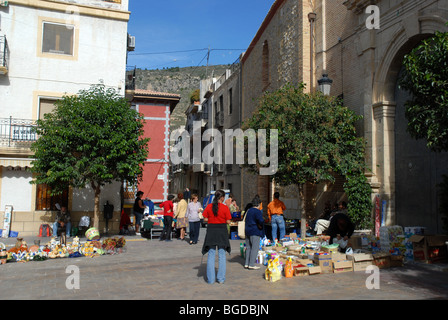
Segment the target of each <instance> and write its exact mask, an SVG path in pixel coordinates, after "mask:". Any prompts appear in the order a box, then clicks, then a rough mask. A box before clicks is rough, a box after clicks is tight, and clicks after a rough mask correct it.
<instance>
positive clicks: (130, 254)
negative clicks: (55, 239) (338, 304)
mask: <svg viewBox="0 0 448 320" xmlns="http://www.w3.org/2000/svg"><path fill="white" fill-rule="evenodd" d="M204 236H205V229H201V235H200V241H199V242H198V244H197V245H189V244H188V242H186V241H180V240H176V239H174V240H173V241H171V242H164V241H158V239H154V240H146V239H144V238H141V237H139V236H133V237H126V240H127V244H126V248H127V251H126V252H125V253H122V254H118V255H112V256H107V255H106V256H98V257H94V258H87V257H81V258H73V259H69V258H65V259H49V260H46V261H42V262H37V261H31V262H27V263H7V264H5V265H0V299H2V300H22V299H23V300H25V299H26V300H35V299H39V300H68V299H76V300H135V299H139V300H186V301H205V300H216V301H219V300H231V301H237V300H238V301H265V300H427V299H437V300H440V299H442V300H446V299H448V265H447V264H437V265H436V264H433V265H427V264H422V263H408V264H406V265H405V267H401V268H390V269H383V270H381V271H380V287H379V289H368V288H367V287H366V280H367V278H368V277H369V276H370V274H366V273H364V272H350V273H341V274H320V275H314V276H305V277H293V278H282V279H281V280H279V281H277V282H274V283H271V282H268V281H266V280H265V279H264V268H260V269H259V270H247V269H244V267H243V264H244V261H243V259H242V257H241V256H240V249H239V245H240V243H241V242H242V240H231V244H232V252H231V254H230V255H227V276H226V277H227V279H226V282H225V283H224V284H218V283H216V284H213V285H209V284H207V283H206V281H205V268H206V260H207V256H202V254H201V248H202V241H203V239H204ZM35 239H40V240H41V243H45V242H46V241H48V240H49V238H37V237H35V238H25V240H26V241H27V243H28V244H32V243H33V241H34V240H35ZM83 240H85V239H83V238H81V241H83ZM0 242H3V243H5V244H6V245H12V244H14V243H15V239H13V238H10V239H0ZM72 268H75V270H79V279H80V281H79V289H77V288H72V287H73V283H74V282H73V281H72V279H73V275H74V273H73V271H71V270H73V269H72ZM67 284H68V285H67Z"/></svg>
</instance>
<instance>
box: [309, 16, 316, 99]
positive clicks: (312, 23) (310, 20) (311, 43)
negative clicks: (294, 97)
mask: <svg viewBox="0 0 448 320" xmlns="http://www.w3.org/2000/svg"><path fill="white" fill-rule="evenodd" d="M316 16H317V14H316V13H314V12H310V13H308V20H309V22H310V92H313V91H314V39H313V38H314V21H316Z"/></svg>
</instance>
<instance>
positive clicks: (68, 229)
mask: <svg viewBox="0 0 448 320" xmlns="http://www.w3.org/2000/svg"><path fill="white" fill-rule="evenodd" d="M58 228H59V222H55V223H54V224H53V235H54V236H55V237H56V236H57V232H58ZM71 231H72V224H71V223H70V222H67V223H66V224H65V235H66V236H67V237H70V232H71Z"/></svg>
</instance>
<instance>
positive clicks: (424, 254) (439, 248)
mask: <svg viewBox="0 0 448 320" xmlns="http://www.w3.org/2000/svg"><path fill="white" fill-rule="evenodd" d="M409 241H411V242H412V246H413V251H414V260H415V261H423V262H426V263H434V262H439V261H444V260H447V259H448V253H447V246H446V244H445V242H446V241H448V236H445V235H417V234H415V235H413V236H411V237H410V238H409Z"/></svg>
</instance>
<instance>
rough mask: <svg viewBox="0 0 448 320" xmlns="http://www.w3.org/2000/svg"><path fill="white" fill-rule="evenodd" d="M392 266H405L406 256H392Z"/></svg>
mask: <svg viewBox="0 0 448 320" xmlns="http://www.w3.org/2000/svg"><path fill="white" fill-rule="evenodd" d="M390 266H391V268H393V267H403V266H404V256H393V255H392V256H390Z"/></svg>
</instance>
